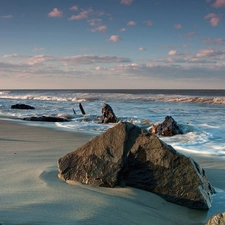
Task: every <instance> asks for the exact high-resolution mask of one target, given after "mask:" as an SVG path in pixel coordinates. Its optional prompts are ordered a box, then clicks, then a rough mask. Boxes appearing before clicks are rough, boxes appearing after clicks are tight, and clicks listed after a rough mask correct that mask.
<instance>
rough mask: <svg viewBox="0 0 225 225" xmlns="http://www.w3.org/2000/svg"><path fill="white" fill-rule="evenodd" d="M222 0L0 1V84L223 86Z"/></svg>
mask: <svg viewBox="0 0 225 225" xmlns="http://www.w3.org/2000/svg"><path fill="white" fill-rule="evenodd" d="M224 88H225V0H0V89H224Z"/></svg>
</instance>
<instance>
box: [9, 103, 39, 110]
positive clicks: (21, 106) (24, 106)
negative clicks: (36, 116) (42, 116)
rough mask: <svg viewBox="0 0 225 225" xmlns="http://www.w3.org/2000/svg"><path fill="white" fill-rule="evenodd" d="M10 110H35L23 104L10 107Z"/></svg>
mask: <svg viewBox="0 0 225 225" xmlns="http://www.w3.org/2000/svg"><path fill="white" fill-rule="evenodd" d="M11 108H12V109H35V108H34V107H33V106H30V105H25V104H15V105H12V106H11Z"/></svg>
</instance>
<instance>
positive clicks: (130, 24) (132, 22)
mask: <svg viewBox="0 0 225 225" xmlns="http://www.w3.org/2000/svg"><path fill="white" fill-rule="evenodd" d="M127 25H128V26H135V25H136V22H134V21H130V22H128V23H127Z"/></svg>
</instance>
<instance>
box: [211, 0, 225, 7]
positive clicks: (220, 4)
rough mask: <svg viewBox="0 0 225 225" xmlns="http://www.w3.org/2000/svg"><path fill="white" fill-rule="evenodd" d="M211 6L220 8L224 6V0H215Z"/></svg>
mask: <svg viewBox="0 0 225 225" xmlns="http://www.w3.org/2000/svg"><path fill="white" fill-rule="evenodd" d="M212 6H213V7H215V8H222V7H225V0H216V1H215V2H214V3H213V4H212Z"/></svg>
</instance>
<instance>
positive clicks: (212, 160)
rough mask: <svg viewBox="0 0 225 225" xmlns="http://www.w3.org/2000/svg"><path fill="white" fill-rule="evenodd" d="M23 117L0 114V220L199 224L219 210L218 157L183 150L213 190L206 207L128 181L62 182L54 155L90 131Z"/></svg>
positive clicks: (222, 174)
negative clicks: (110, 184) (28, 122)
mask: <svg viewBox="0 0 225 225" xmlns="http://www.w3.org/2000/svg"><path fill="white" fill-rule="evenodd" d="M23 123H24V124H25V122H23ZM23 123H15V122H11V121H6V120H0V155H1V157H0V171H1V174H0V224H2V225H39V224H40V225H45V224H46V225H51V224H54V225H56V224H60V225H62V224H63V225H72V224H73V225H75V224H90V225H92V224H96V225H97V224H98V225H99V224H105V225H107V224H118V225H120V224H121V225H122V224H138V225H145V224H146V225H147V224H154V225H157V224H159V225H163V224H167V225H170V224H171V225H181V224H182V225H185V224H190V225H191V224H192V225H200V224H204V223H205V222H206V221H207V220H208V218H209V217H211V216H212V215H214V214H216V213H219V212H225V192H224V190H225V182H224V180H225V163H224V162H225V159H224V157H213V156H210V157H205V156H199V155H187V154H185V155H187V156H190V157H192V158H193V159H194V160H195V161H196V162H197V163H199V164H200V165H201V166H202V167H203V168H204V169H205V171H206V175H207V177H208V180H209V181H210V182H211V184H212V185H213V186H214V187H215V188H216V190H217V194H216V195H215V196H214V199H213V204H212V207H211V208H210V209H209V210H208V211H199V210H193V209H189V208H186V207H182V206H178V205H175V204H172V203H169V202H166V201H164V200H163V199H162V198H160V197H159V196H157V195H155V194H152V193H149V192H145V191H142V190H138V189H134V188H130V187H126V188H120V187H118V188H113V189H109V188H99V187H92V186H89V185H85V184H81V183H79V182H70V183H65V182H64V181H62V180H60V179H59V178H58V168H57V160H58V159H59V158H60V157H61V156H64V155H65V154H67V153H69V152H71V151H74V150H76V149H77V148H78V147H79V146H81V145H82V144H84V143H86V142H87V141H88V140H90V138H92V136H91V135H86V134H80V133H75V132H66V131H59V130H54V129H50V128H43V127H35V126H25V125H24V124H23ZM183 154H184V152H183Z"/></svg>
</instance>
